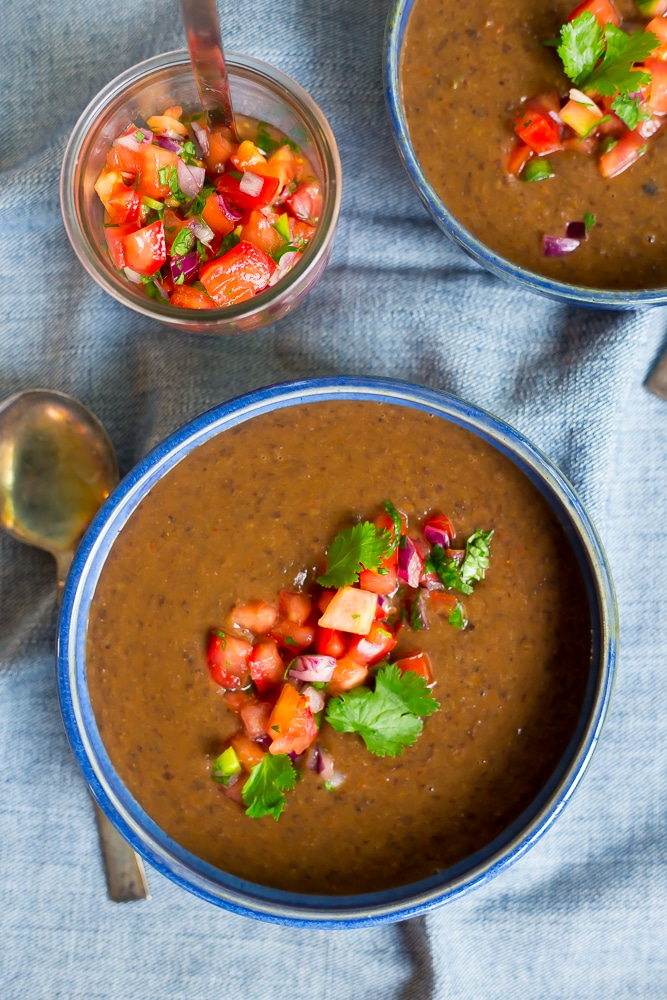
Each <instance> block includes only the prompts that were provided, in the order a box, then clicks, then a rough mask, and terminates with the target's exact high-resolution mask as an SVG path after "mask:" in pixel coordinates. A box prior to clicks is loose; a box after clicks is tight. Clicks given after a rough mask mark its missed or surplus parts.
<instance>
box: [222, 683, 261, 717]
mask: <svg viewBox="0 0 667 1000" xmlns="http://www.w3.org/2000/svg"><path fill="white" fill-rule="evenodd" d="M222 699H223V701H224V703H225V705H227V707H228V708H229V709H231V711H232V712H234V713H235V714H236V715H240V714H241V712H242V710H243V709H244V708H247V706H248V705H254V704H255V702H256V701H257V699H256V698H255V696H254V695H253V694H251V693H250V692H249V691H243V690H242V689H241V688H238V689H237V690H236V691H225V693H224V694H223V696H222Z"/></svg>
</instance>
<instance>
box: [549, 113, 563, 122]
mask: <svg viewBox="0 0 667 1000" xmlns="http://www.w3.org/2000/svg"><path fill="white" fill-rule="evenodd" d="M547 114H548V115H549V118H551V119H553V121H555V122H556V124H557V125H562V124H563V119H562V118H561V116H560V115H559V114H558V112H557V111H548V112H547Z"/></svg>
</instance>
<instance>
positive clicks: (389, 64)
mask: <svg viewBox="0 0 667 1000" xmlns="http://www.w3.org/2000/svg"><path fill="white" fill-rule="evenodd" d="M415 2H416V0H395V2H394V4H393V6H392V8H391V9H390V12H389V17H388V20H387V27H386V32H385V44H384V65H383V70H384V89H385V97H386V101H387V108H388V111H389V119H390V122H391V128H392V132H393V135H394V140H395V142H396V146H397V147H398V152H399V155H400V157H401V160H402V161H403V165H404V166H405V169H406V170H407V172H408V175H409V177H410V180H411V181H412V183H413V184H414V186H415V187H416V189H417V192H418V193H419V196H420V198H421V200H422V201H423V203H424V205H425V206H426V209H427V210H428V212H429V213H430V215H431V216H432V218H433V219H434V221H435V222H436V224H437V225H438V226H439V228H440V229H441V230H442V231H443V233H445V234H446V235H447V236H449V237H450V239H452V240H453V241H454V242H455V243H457V244H458V245H459V246H460V247H462V249H463V250H465V251H466V252H467V253H468V254H470V256H471V257H473V258H474V259H475V260H476V261H477V262H478V263H479V264H481V265H482V266H483V267H485V268H486V269H487V270H488V271H491V272H492V273H493V274H495V275H497V276H498V277H500V278H504V279H507V280H510V281H513V282H518V283H519V284H520V285H522V286H524V287H525V288H529V289H530V290H531V291H533V292H539V293H541V294H542V295H546V296H548V297H549V298H552V299H558V300H560V301H565V302H568V303H570V304H572V305H580V306H588V307H594V308H603V309H639V308H642V307H646V306H657V305H664V304H665V303H667V288H645V289H638V290H636V291H631V290H626V289H619V290H605V289H602V288H590V287H587V286H585V285H574V284H569V283H566V282H563V281H556V280H554V279H552V278H548V277H545V276H544V275H541V274H537V273H535V272H534V271H530V270H528V269H527V268H524V267H521V266H520V265H519V264H515V263H513V262H512V261H511V260H508V259H507V258H506V257H503V256H501V254H498V253H496V252H495V251H494V250H491V249H490V248H489V247H488V246H486V245H485V244H484V243H482V242H481V241H480V240H478V239H477V237H476V236H474V235H473V234H472V233H471V232H470V230H468V229H466V228H465V226H462V225H461V223H460V222H459V221H458V219H456V217H455V216H454V215H453V214H452V213H451V212H450V211H449V209H448V208H447V207H446V205H444V204H443V202H442V200H441V198H440V196H439V195H438V193H437V192H436V190H435V188H434V187H433V185H432V184H431V183H430V181H429V180H428V178H427V176H426V174H425V173H424V170H423V168H422V166H421V164H420V163H419V160H418V159H417V156H416V154H415V150H414V146H413V145H412V142H411V140H410V133H409V131H408V126H407V121H406V116H405V110H404V108H403V102H402V98H401V86H400V60H401V49H402V46H403V40H404V38H405V33H406V29H407V26H408V21H409V19H410V15H411V13H412V9H413V7H414V5H415Z"/></svg>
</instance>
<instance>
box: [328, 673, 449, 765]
mask: <svg viewBox="0 0 667 1000" xmlns="http://www.w3.org/2000/svg"><path fill="white" fill-rule="evenodd" d="M438 708H440V705H439V703H438V702H437V701H436V700H435V698H434V697H433V695H432V694H431V692H430V691H429V689H428V688H427V686H426V681H425V680H424V678H423V677H420V676H419V675H418V674H415V673H413V672H412V671H407V672H406V673H404V674H402V673H401V672H400V670H399V669H398V667H397V666H396V664H391V665H389V666H386V667H382V669H381V670H379V671H378V673H377V676H376V679H375V690H374V691H371V690H370V689H369V688H364V687H358V688H354V690H352V691H350V692H349V693H348V694H344V695H341V696H340V697H338V698H332V700H331V701H330V702H329V704H328V705H327V722H328V723H329V725H330V726H332V727H333V728H334V729H336V730H338V732H340V733H357V734H358V735H359V736H361V738H362V739H363V741H364V743H365V744H366V747H367V748H368V750H370V752H371V753H373V754H375V755H376V756H377V757H398V756H400V754H402V752H403V749H404V748H405V747H409V746H412V744H413V743H414V742H415V740H416V739H417V737H418V736H419V734H420V733H421V731H422V729H423V728H424V723H423V722H422V719H421V716H428V715H431V713H432V712H435V711H436V710H437V709H438Z"/></svg>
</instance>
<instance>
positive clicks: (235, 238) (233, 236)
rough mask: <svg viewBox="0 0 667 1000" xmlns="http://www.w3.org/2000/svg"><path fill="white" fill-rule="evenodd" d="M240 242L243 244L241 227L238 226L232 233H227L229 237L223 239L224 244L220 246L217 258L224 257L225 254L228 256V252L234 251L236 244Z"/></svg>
mask: <svg viewBox="0 0 667 1000" xmlns="http://www.w3.org/2000/svg"><path fill="white" fill-rule="evenodd" d="M240 242H241V227H240V226H237V227H236V229H232V231H231V233H227V235H226V236H225V237H224V238H223V240H222V243H221V244H220V249H219V250H218V252H217V254H216V257H222V256H223V254H226V253H227V251H228V250H231V249H233V247H235V246H236V244H237V243H240Z"/></svg>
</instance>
